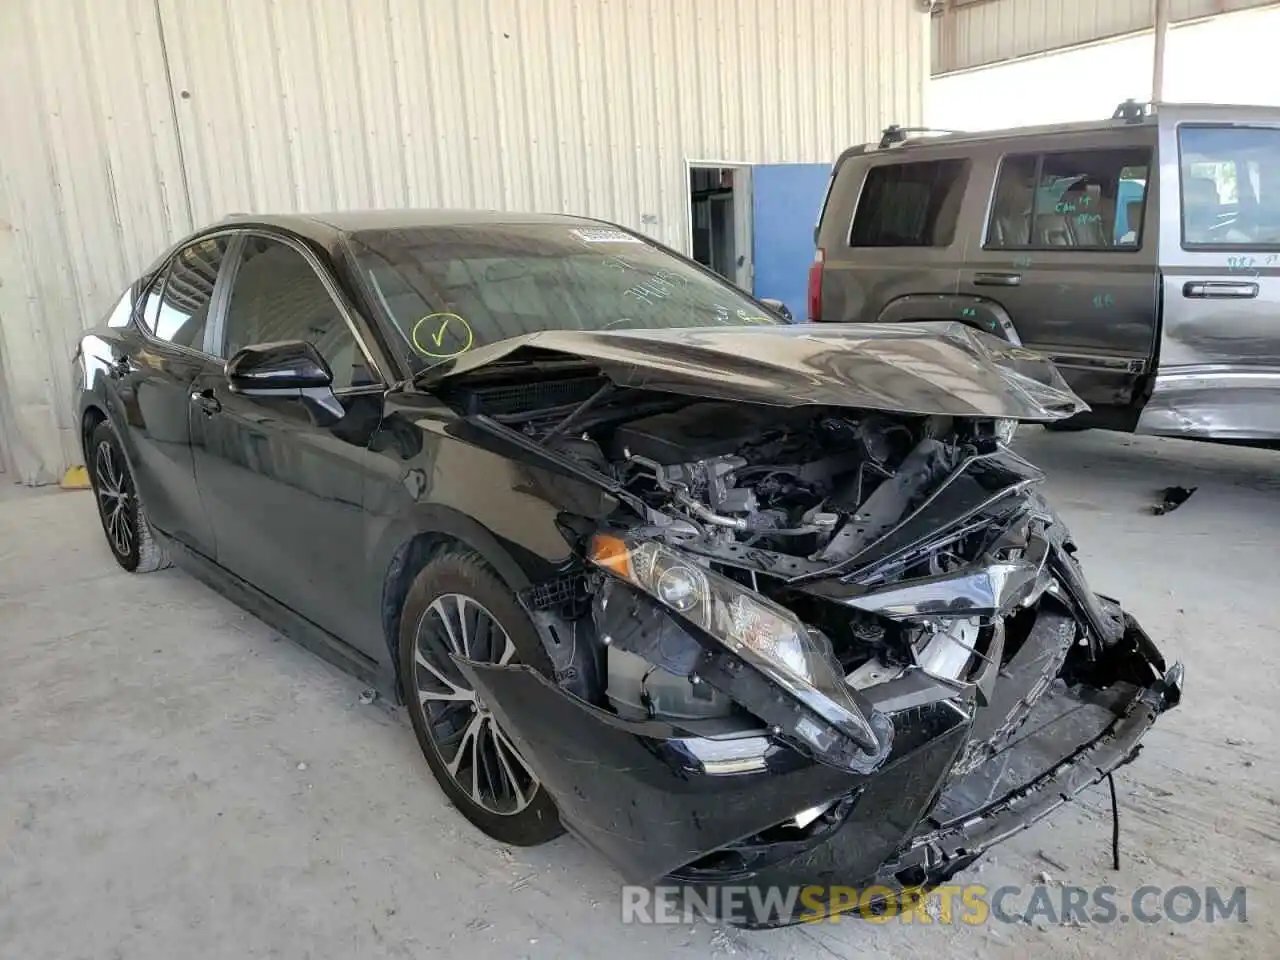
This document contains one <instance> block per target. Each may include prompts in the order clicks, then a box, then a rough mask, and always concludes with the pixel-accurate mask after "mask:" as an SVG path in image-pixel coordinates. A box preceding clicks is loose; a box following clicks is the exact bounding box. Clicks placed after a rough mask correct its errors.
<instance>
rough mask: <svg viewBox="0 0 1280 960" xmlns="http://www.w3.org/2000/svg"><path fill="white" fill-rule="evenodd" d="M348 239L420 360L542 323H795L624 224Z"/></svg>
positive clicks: (377, 297)
mask: <svg viewBox="0 0 1280 960" xmlns="http://www.w3.org/2000/svg"><path fill="white" fill-rule="evenodd" d="M349 242H350V245H351V251H352V256H353V258H354V260H355V264H356V267H357V269H358V272H359V274H360V278H361V281H362V282H363V283H364V284H365V285H366V286H367V287H368V290H369V296H370V298H371V299H372V300H373V302H374V303H376V304H378V305H379V307H380V308H381V310H382V311H383V312H384V313H385V314H386V316H387V317H388V319H389V320H390V321H391V324H392V326H393V327H394V329H395V330H396V331H397V332H398V334H399V336H400V338H401V340H402V342H403V343H404V344H405V346H406V347H407V351H406V352H407V353H408V354H409V355H410V356H411V357H412V358H413V359H414V361H415V363H416V364H417V365H418V366H419V367H426V366H430V365H431V364H433V363H436V362H438V361H441V360H449V359H452V358H454V357H458V356H461V355H462V354H464V353H466V352H468V351H470V350H473V349H475V348H476V347H482V346H485V345H486V344H490V343H494V342H496V341H499V340H505V339H507V338H508V337H516V336H520V335H522V334H526V333H536V332H538V331H541V330H593V331H599V330H626V329H637V328H639V329H652V328H665V327H706V326H717V325H725V326H736V325H743V324H780V323H783V322H784V321H783V320H782V319H780V318H778V317H776V316H773V315H772V314H770V313H769V312H768V311H767V310H765V309H764V308H763V307H762V306H761V305H760V304H759V303H757V302H755V301H754V300H752V299H750V298H749V297H746V296H744V295H743V294H742V293H740V292H739V291H738V290H736V289H735V288H734V287H732V286H730V285H729V284H728V283H726V282H724V281H721V280H720V279H718V278H716V277H714V276H710V275H708V274H706V273H704V272H703V271H701V270H700V269H698V268H697V267H696V266H694V265H692V264H690V263H687V262H685V261H683V260H681V259H679V258H678V257H675V256H672V255H671V254H670V253H667V252H665V251H664V250H662V249H661V248H659V247H657V246H655V245H654V244H652V243H650V242H649V241H647V240H644V239H642V238H640V237H637V236H635V235H634V234H631V233H627V232H626V231H623V230H620V229H617V228H614V227H607V226H599V227H597V226H594V225H592V226H587V225H582V224H575V223H573V222H566V223H563V224H557V223H511V224H495V223H486V224H471V225H462V226H453V227H433V228H425V227H424V228H421V229H412V230H370V231H360V232H358V233H355V234H354V235H353V236H352V237H351V238H350V241H349Z"/></svg>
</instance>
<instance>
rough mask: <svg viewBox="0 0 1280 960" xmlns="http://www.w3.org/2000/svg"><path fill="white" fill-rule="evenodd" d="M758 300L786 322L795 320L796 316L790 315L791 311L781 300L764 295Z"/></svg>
mask: <svg viewBox="0 0 1280 960" xmlns="http://www.w3.org/2000/svg"><path fill="white" fill-rule="evenodd" d="M760 302H761V303H763V304H764V305H765V306H766V307H768V308H769V309H770V310H772V311H773V312H774V313H776V314H777V315H778V316H780V317H781V318H782V319H783V320H785V321H787V323H795V322H796V318H795V317H794V316H793V315H792V313H791V311H790V310H789V309H787V305H786V304H785V303H783V302H782V301H781V300H775V299H774V298H773V297H765V298H764V299H762V300H761V301H760Z"/></svg>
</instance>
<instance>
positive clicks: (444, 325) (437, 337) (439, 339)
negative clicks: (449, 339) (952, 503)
mask: <svg viewBox="0 0 1280 960" xmlns="http://www.w3.org/2000/svg"><path fill="white" fill-rule="evenodd" d="M448 329H449V318H448V317H445V318H444V319H443V320H441V321H440V329H438V330H437V331H436V332H435V333H433V334H432V335H431V339H432V340H433V341H434V342H435V345H436V346H437V347H438V346H440V344H442V343H444V335H445V333H446V331H448Z"/></svg>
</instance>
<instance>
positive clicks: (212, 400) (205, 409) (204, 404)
mask: <svg viewBox="0 0 1280 960" xmlns="http://www.w3.org/2000/svg"><path fill="white" fill-rule="evenodd" d="M191 402H192V403H194V404H195V405H196V406H197V407H199V408H200V411H201V412H202V413H203V414H204V415H205V416H206V417H212V416H213V415H214V414H215V413H217V412H218V411H219V410H221V409H222V401H221V400H219V399H218V398H217V397H215V396H214V395H213V391H212V390H199V391H192V393H191Z"/></svg>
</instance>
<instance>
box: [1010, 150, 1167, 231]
mask: <svg viewBox="0 0 1280 960" xmlns="http://www.w3.org/2000/svg"><path fill="white" fill-rule="evenodd" d="M1150 163H1151V151H1150V150H1149V149H1147V148H1146V147H1135V148H1126V149H1119V150H1080V151H1076V152H1072V153H1044V154H1039V153H1020V154H1011V155H1009V156H1007V157H1005V158H1004V162H1003V163H1001V165H1000V175H999V177H998V178H997V180H996V194H995V201H994V202H993V203H992V205H991V222H990V224H988V227H987V242H986V247H987V249H988V250H991V249H995V250H1008V249H1015V250H1056V249H1060V248H1063V247H1067V248H1074V249H1077V250H1115V251H1133V250H1140V249H1142V216H1143V211H1144V210H1145V208H1146V201H1147V174H1148V170H1149V166H1150Z"/></svg>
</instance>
